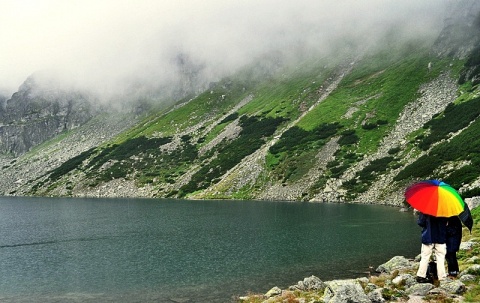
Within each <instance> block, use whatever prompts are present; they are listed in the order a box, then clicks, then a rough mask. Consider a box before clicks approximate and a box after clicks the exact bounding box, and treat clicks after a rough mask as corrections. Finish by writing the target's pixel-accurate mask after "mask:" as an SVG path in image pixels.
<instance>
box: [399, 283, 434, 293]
mask: <svg viewBox="0 0 480 303" xmlns="http://www.w3.org/2000/svg"><path fill="white" fill-rule="evenodd" d="M433 288H434V286H433V285H432V284H430V283H418V284H415V285H412V287H409V288H407V290H406V292H407V294H408V295H417V296H426V295H427V294H428V292H429V291H430V290H432V289H433Z"/></svg>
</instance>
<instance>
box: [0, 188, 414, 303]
mask: <svg viewBox="0 0 480 303" xmlns="http://www.w3.org/2000/svg"><path fill="white" fill-rule="evenodd" d="M419 235H420V230H419V227H418V226H417V225H416V222H415V217H414V216H413V215H412V214H411V213H402V212H399V210H398V209H397V208H392V207H385V206H372V205H347V204H311V203H289V202H258V201H184V200H153V199H77V198H75V199H72V198H65V199H62V198H55V199H53V198H10V197H3V198H2V197H0V301H1V302H231V301H232V298H234V297H235V296H238V295H245V294H247V293H248V292H250V291H252V292H266V291H267V290H269V289H270V288H271V287H273V286H279V287H281V288H286V287H288V286H289V285H293V284H296V283H297V281H299V280H303V278H305V277H308V276H310V275H316V276H318V277H319V278H320V279H322V280H324V281H326V280H331V279H336V278H350V277H359V276H366V275H367V274H366V272H367V271H368V267H369V266H373V267H375V268H376V267H377V266H378V265H379V264H381V263H384V262H386V261H388V260H389V259H390V258H391V257H393V256H395V255H403V256H406V257H414V256H415V255H417V254H418V253H419V252H420V238H419Z"/></svg>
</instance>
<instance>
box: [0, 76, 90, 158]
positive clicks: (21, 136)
mask: <svg viewBox="0 0 480 303" xmlns="http://www.w3.org/2000/svg"><path fill="white" fill-rule="evenodd" d="M98 112H99V108H98V107H97V106H95V103H94V100H92V99H91V98H90V97H89V96H88V95H86V94H82V93H79V92H73V91H65V90H60V89H55V88H50V89H48V88H45V87H41V86H39V85H38V84H37V83H36V80H35V77H34V76H32V77H30V78H28V79H27V80H26V81H25V82H24V83H23V84H22V85H21V86H20V88H19V90H18V92H16V93H14V94H13V95H12V97H11V98H10V99H8V100H5V101H4V102H2V106H1V107H0V152H2V153H11V154H13V155H15V156H18V155H21V154H23V153H25V152H27V151H28V150H30V149H31V148H32V147H34V146H36V145H38V144H40V143H42V142H45V141H46V140H48V139H51V138H53V137H55V136H58V135H59V134H61V133H62V132H66V131H69V130H72V129H74V128H77V127H79V126H81V125H83V124H85V123H86V122H87V121H88V120H90V119H91V118H92V117H93V116H94V115H96V114H97V113H98Z"/></svg>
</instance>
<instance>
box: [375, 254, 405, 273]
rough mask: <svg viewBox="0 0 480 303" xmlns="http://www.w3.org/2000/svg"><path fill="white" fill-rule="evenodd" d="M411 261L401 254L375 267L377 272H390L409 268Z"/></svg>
mask: <svg viewBox="0 0 480 303" xmlns="http://www.w3.org/2000/svg"><path fill="white" fill-rule="evenodd" d="M412 265H413V263H412V262H411V261H410V260H408V259H407V258H405V257H403V256H395V257H393V258H391V259H390V260H389V261H387V262H386V263H384V264H381V265H380V266H378V267H377V269H376V271H377V272H384V273H392V272H393V271H394V270H400V269H405V268H411V267H412Z"/></svg>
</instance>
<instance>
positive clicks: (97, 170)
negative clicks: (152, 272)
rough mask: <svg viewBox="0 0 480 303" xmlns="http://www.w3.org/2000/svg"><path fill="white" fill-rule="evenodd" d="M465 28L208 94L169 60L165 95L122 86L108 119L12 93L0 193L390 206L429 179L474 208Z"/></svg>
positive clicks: (339, 51)
mask: <svg viewBox="0 0 480 303" xmlns="http://www.w3.org/2000/svg"><path fill="white" fill-rule="evenodd" d="M479 12H480V5H479V4H477V2H475V1H460V2H458V3H457V5H456V6H454V7H453V8H452V9H451V11H450V13H451V15H450V16H449V17H448V18H446V21H445V27H444V28H443V29H442V30H440V29H439V31H438V32H439V36H438V38H437V39H435V40H434V39H432V40H431V41H429V40H426V39H422V40H421V41H420V40H418V39H410V40H408V41H404V42H402V43H399V41H400V40H397V39H396V36H395V32H394V31H393V32H391V35H390V36H386V37H385V38H384V39H385V45H388V48H387V49H382V48H378V47H371V48H364V49H363V50H362V51H360V49H361V48H357V46H356V45H350V47H349V44H348V43H347V42H346V41H344V42H343V44H338V45H337V48H336V49H335V52H333V53H322V54H312V53H311V54H302V55H301V56H296V59H295V60H292V58H288V57H286V56H285V53H283V52H278V53H274V54H272V53H270V54H269V55H268V56H265V57H263V58H257V59H261V60H259V61H255V64H252V65H249V66H247V67H244V68H243V69H240V70H238V71H236V73H234V74H232V75H230V76H229V77H224V78H222V79H220V80H215V81H211V79H214V78H212V77H206V76H205V75H206V74H208V73H209V72H208V67H207V66H205V65H204V64H203V63H201V62H195V60H192V58H191V57H190V56H189V55H187V54H185V53H179V54H177V55H176V56H174V57H173V58H174V59H173V60H172V62H174V65H175V66H176V67H177V72H175V77H172V82H171V83H170V84H171V85H168V87H167V86H166V85H165V83H161V84H160V85H159V86H157V87H155V86H151V84H148V85H147V86H142V83H141V82H138V83H137V84H135V85H132V84H130V85H132V86H131V87H128V86H127V87H126V88H125V91H122V92H119V93H120V95H121V94H123V93H124V92H126V91H131V92H132V94H129V93H126V94H124V97H125V96H129V97H128V98H125V101H124V102H121V104H123V105H122V106H121V107H120V108H119V107H118V106H117V107H115V108H112V107H111V106H110V105H109V103H106V102H104V101H103V100H102V101H100V99H99V98H98V97H97V96H94V95H91V94H89V93H85V92H82V91H80V90H79V91H75V90H70V91H65V90H63V89H49V88H48V86H47V87H41V88H40V87H37V86H36V85H37V84H36V83H35V79H34V78H30V79H27V81H25V83H24V84H23V85H22V86H21V87H20V89H19V90H18V92H16V93H14V94H13V95H12V97H11V98H10V99H8V100H4V101H2V106H1V107H0V122H1V123H2V124H1V126H0V147H1V150H2V152H3V153H4V156H3V157H2V159H1V161H2V177H1V178H2V182H1V185H0V192H3V194H4V195H42V196H92V197H181V198H202V199H203V198H214V199H230V198H240V199H268V200H301V201H328V202H335V201H357V202H363V203H381V204H392V205H401V204H402V201H403V188H405V186H406V185H408V184H409V183H411V182H413V181H414V180H418V179H423V178H443V179H444V180H445V181H447V183H451V185H453V186H454V187H456V188H459V189H460V191H461V193H462V195H463V196H464V197H473V196H476V195H478V192H479V191H480V188H479V187H480V155H479V154H478V150H480V148H479V147H480V146H478V144H479V142H478V138H477V137H478V136H477V134H478V131H480V130H479V129H478V128H479V127H480V126H479V120H478V116H479V115H480V112H479V108H480V103H479V102H480V97H479V95H478V86H477V85H478V82H479V80H478V79H479V75H480V69H479V65H480V60H479V59H478V58H480V44H479V39H478V37H480V35H479V30H480V22H479V21H478V20H480V19H479V17H478V16H479ZM402 41H403V40H402ZM351 50H355V51H353V52H351ZM298 58H301V59H298ZM133 83H134V82H133ZM117 104H118V103H117Z"/></svg>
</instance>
